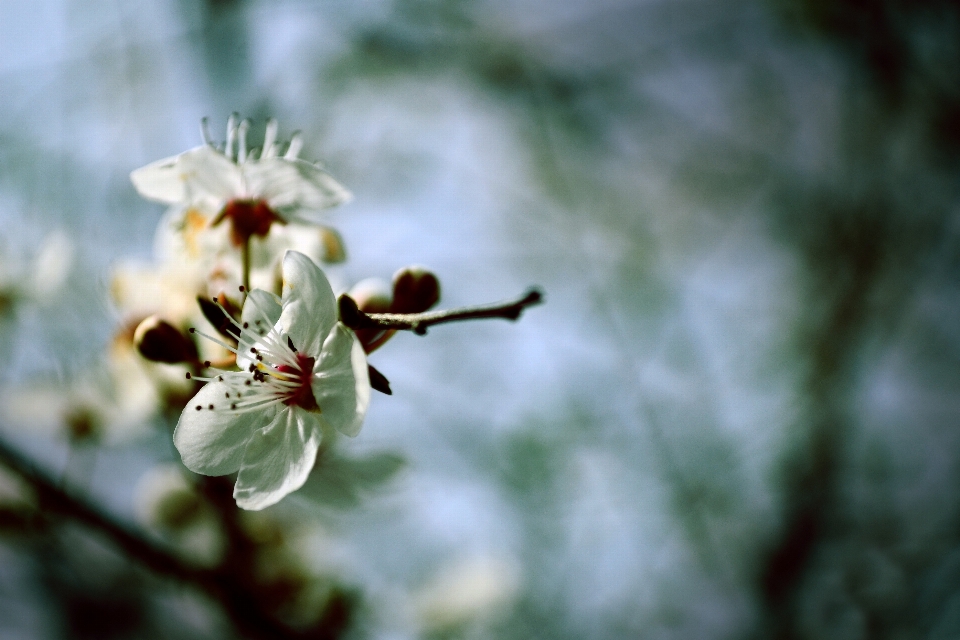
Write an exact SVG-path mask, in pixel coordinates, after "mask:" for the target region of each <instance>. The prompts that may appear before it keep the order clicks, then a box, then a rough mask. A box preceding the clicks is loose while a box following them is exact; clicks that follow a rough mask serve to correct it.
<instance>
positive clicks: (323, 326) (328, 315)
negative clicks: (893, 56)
mask: <svg viewBox="0 0 960 640" xmlns="http://www.w3.org/2000/svg"><path fill="white" fill-rule="evenodd" d="M282 270H283V312H282V313H281V314H280V325H281V326H282V327H283V330H284V332H285V333H286V334H287V335H289V336H290V339H291V340H292V341H293V345H294V346H295V347H296V348H297V350H298V351H300V353H304V354H306V355H309V356H316V354H318V353H320V348H321V346H322V345H323V340H324V339H325V338H326V337H327V336H328V335H329V334H330V330H331V329H333V326H334V325H335V324H336V323H337V299H336V297H335V296H334V295H333V288H332V287H331V286H330V282H329V281H327V277H326V276H325V275H323V271H321V270H320V267H318V266H317V265H316V264H315V263H314V262H313V260H311V259H310V258H308V257H307V256H305V255H304V254H302V253H300V252H299V251H287V253H286V254H285V255H284V256H283V267H282Z"/></svg>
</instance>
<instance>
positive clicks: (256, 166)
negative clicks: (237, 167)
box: [243, 158, 350, 213]
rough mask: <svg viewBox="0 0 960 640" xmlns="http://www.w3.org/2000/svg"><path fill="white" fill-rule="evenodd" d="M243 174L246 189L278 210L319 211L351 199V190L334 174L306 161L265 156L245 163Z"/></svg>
mask: <svg viewBox="0 0 960 640" xmlns="http://www.w3.org/2000/svg"><path fill="white" fill-rule="evenodd" d="M243 174H244V178H245V179H246V181H247V188H248V189H250V191H251V192H252V193H255V194H256V195H257V196H258V197H260V198H263V199H264V200H266V201H267V202H268V203H269V204H270V206H271V208H273V209H276V210H277V211H283V210H292V211H287V213H297V211H296V210H298V209H306V210H308V211H319V210H321V209H329V208H330V207H334V206H336V205H338V204H343V203H344V202H346V201H348V200H349V199H350V192H349V191H347V190H346V189H345V188H344V187H343V185H341V184H340V183H339V182H337V181H336V180H334V179H333V176H331V175H330V174H329V173H327V172H326V171H324V170H323V169H321V168H320V167H318V166H316V165H313V164H310V163H309V162H305V161H303V160H285V159H283V158H265V159H263V160H260V161H258V162H248V163H246V164H245V165H243Z"/></svg>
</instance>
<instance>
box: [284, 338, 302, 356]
mask: <svg viewBox="0 0 960 640" xmlns="http://www.w3.org/2000/svg"><path fill="white" fill-rule="evenodd" d="M287 346H288V347H290V350H291V351H293V352H294V353H299V352H298V351H297V348H296V347H295V346H293V340H291V339H290V336H287Z"/></svg>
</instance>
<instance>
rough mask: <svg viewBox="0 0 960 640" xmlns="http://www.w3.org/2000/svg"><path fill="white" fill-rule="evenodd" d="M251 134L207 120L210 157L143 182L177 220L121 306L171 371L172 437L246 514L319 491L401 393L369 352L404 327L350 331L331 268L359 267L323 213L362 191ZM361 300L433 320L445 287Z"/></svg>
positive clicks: (372, 289) (123, 280)
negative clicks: (223, 133) (324, 475)
mask: <svg viewBox="0 0 960 640" xmlns="http://www.w3.org/2000/svg"><path fill="white" fill-rule="evenodd" d="M249 127H250V124H249V121H246V120H244V121H238V119H237V118H236V116H233V117H231V118H230V121H229V122H228V125H227V137H226V141H225V142H224V144H223V145H219V146H218V145H215V144H214V143H213V142H211V140H210V136H209V134H208V133H207V131H206V126H205V123H204V126H203V129H202V130H203V137H204V144H203V145H201V146H199V147H196V148H194V149H190V150H189V151H186V152H184V153H181V154H179V155H177V156H174V157H171V158H165V159H163V160H159V161H157V162H154V163H152V164H149V165H147V166H145V167H143V168H141V169H137V170H136V171H134V172H133V173H132V174H131V180H132V181H133V184H134V186H135V187H136V189H137V191H138V192H139V193H140V194H141V195H142V196H144V197H145V198H148V199H150V200H155V201H158V202H162V203H164V204H166V205H168V206H169V210H168V212H167V213H166V214H165V216H164V217H163V219H162V221H161V225H160V229H159V230H158V234H157V238H158V241H157V254H158V264H156V265H151V266H149V267H146V268H140V269H139V270H137V269H134V270H130V271H128V272H126V273H121V274H120V275H119V276H118V277H117V278H116V279H115V280H114V286H113V294H114V297H115V299H116V300H117V301H118V303H119V305H120V306H121V307H123V308H125V309H126V311H127V315H128V317H132V318H134V319H135V323H130V324H131V326H132V325H133V324H135V325H136V326H135V329H134V330H133V332H132V336H131V342H130V344H131V345H132V346H133V347H134V348H135V349H136V350H137V352H138V353H139V354H140V356H141V357H142V358H144V359H146V360H148V361H150V362H152V363H154V364H155V365H156V368H155V376H154V379H155V380H156V381H157V385H156V386H157V388H158V389H159V395H160V396H161V397H162V398H163V404H165V405H166V407H167V408H169V407H171V406H173V407H183V409H182V413H181V415H180V418H179V421H178V422H177V426H176V429H175V431H174V434H173V441H174V444H175V445H176V448H177V450H178V451H179V452H180V455H181V457H182V460H183V463H184V465H185V466H186V467H187V468H188V469H190V470H191V471H194V472H196V473H199V474H203V475H209V476H220V475H227V474H233V473H236V474H237V480H236V485H235V488H234V498H235V499H236V502H237V505H239V506H240V507H242V508H244V509H249V510H259V509H263V508H264V507H267V506H269V505H272V504H275V503H276V502H278V501H279V500H280V499H282V498H283V497H284V496H286V495H287V494H289V493H290V492H292V491H295V490H297V489H298V488H300V487H301V486H302V485H303V484H304V482H305V481H306V479H307V477H308V475H309V474H310V471H311V469H312V468H313V466H314V462H315V459H316V456H317V452H318V449H319V447H320V443H321V441H322V440H323V439H324V438H325V437H329V436H330V435H332V434H333V433H334V432H339V433H342V434H345V435H347V436H356V435H357V433H358V432H359V431H360V427H361V425H362V423H363V420H364V416H365V414H366V411H367V407H368V405H369V402H370V394H371V390H372V389H377V390H380V391H382V392H384V393H390V388H389V384H388V383H387V381H386V379H385V378H384V377H383V376H382V375H381V374H379V372H377V371H376V370H375V369H373V368H372V367H371V366H370V365H369V364H368V363H367V358H366V354H367V353H369V352H371V351H373V350H374V349H376V348H377V347H379V346H380V345H382V344H383V343H384V342H385V341H386V340H387V339H388V338H389V337H390V335H392V333H393V331H392V330H389V329H377V328H368V329H358V330H357V331H354V330H353V329H351V328H348V327H347V326H345V325H344V324H343V323H342V322H341V321H340V320H339V312H338V304H337V297H336V296H335V294H334V289H333V286H332V285H331V284H330V282H329V280H328V279H327V277H326V275H325V274H324V272H323V271H322V270H321V269H320V267H319V266H318V263H330V262H339V261H342V260H343V259H345V256H346V252H345V250H344V248H343V242H342V240H341V238H340V236H339V234H337V233H336V232H335V231H334V230H332V229H330V228H329V227H327V226H325V225H323V224H322V218H321V217H320V216H321V214H322V212H323V211H324V210H326V209H329V208H331V207H334V206H337V205H339V204H342V203H344V202H346V201H347V200H349V198H350V194H349V192H348V191H347V190H346V189H345V188H344V187H342V186H341V185H340V184H339V183H338V182H337V181H336V180H334V179H333V177H331V176H330V174H328V173H327V172H326V171H324V170H323V169H322V168H321V167H320V166H319V165H317V164H312V163H310V162H306V161H304V160H302V159H300V158H298V154H299V151H300V148H301V142H300V138H299V137H298V136H296V135H295V136H294V137H293V138H292V139H291V140H290V141H289V142H286V143H284V142H280V141H279V140H278V138H277V129H278V128H277V123H276V121H274V120H270V121H269V122H268V123H267V126H266V131H265V135H264V140H263V145H262V147H261V148H260V149H254V148H250V146H249V145H248V140H247V133H248V130H249ZM144 276H147V277H146V278H145V277H144ZM148 281H153V283H154V285H153V286H152V287H145V286H144V285H145V282H148ZM144 292H146V293H147V295H146V296H144V295H143V293H144ZM350 293H351V294H352V296H353V298H352V299H354V300H355V301H356V302H357V303H358V304H359V308H360V309H361V310H363V311H369V312H392V313H400V314H402V313H407V314H410V313H420V312H423V311H426V310H427V309H428V308H429V307H431V306H433V305H434V304H435V303H436V302H437V300H438V299H439V284H438V281H437V279H436V278H435V277H434V276H433V275H432V274H430V273H429V272H426V271H424V270H422V269H418V268H410V269H406V270H402V271H401V272H399V273H398V274H397V277H396V278H395V282H394V288H393V291H392V292H390V291H389V290H388V289H386V288H385V287H382V286H381V287H378V286H371V284H370V282H362V283H360V284H359V286H358V287H355V288H354V289H353V290H351V292H350ZM201 385H202V386H201ZM190 396H192V397H190ZM188 397H189V400H188V399H187V398H188Z"/></svg>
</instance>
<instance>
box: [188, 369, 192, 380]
mask: <svg viewBox="0 0 960 640" xmlns="http://www.w3.org/2000/svg"><path fill="white" fill-rule="evenodd" d="M192 377H193V376H191V375H190V372H189V371H187V380H189V379H190V378H192Z"/></svg>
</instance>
